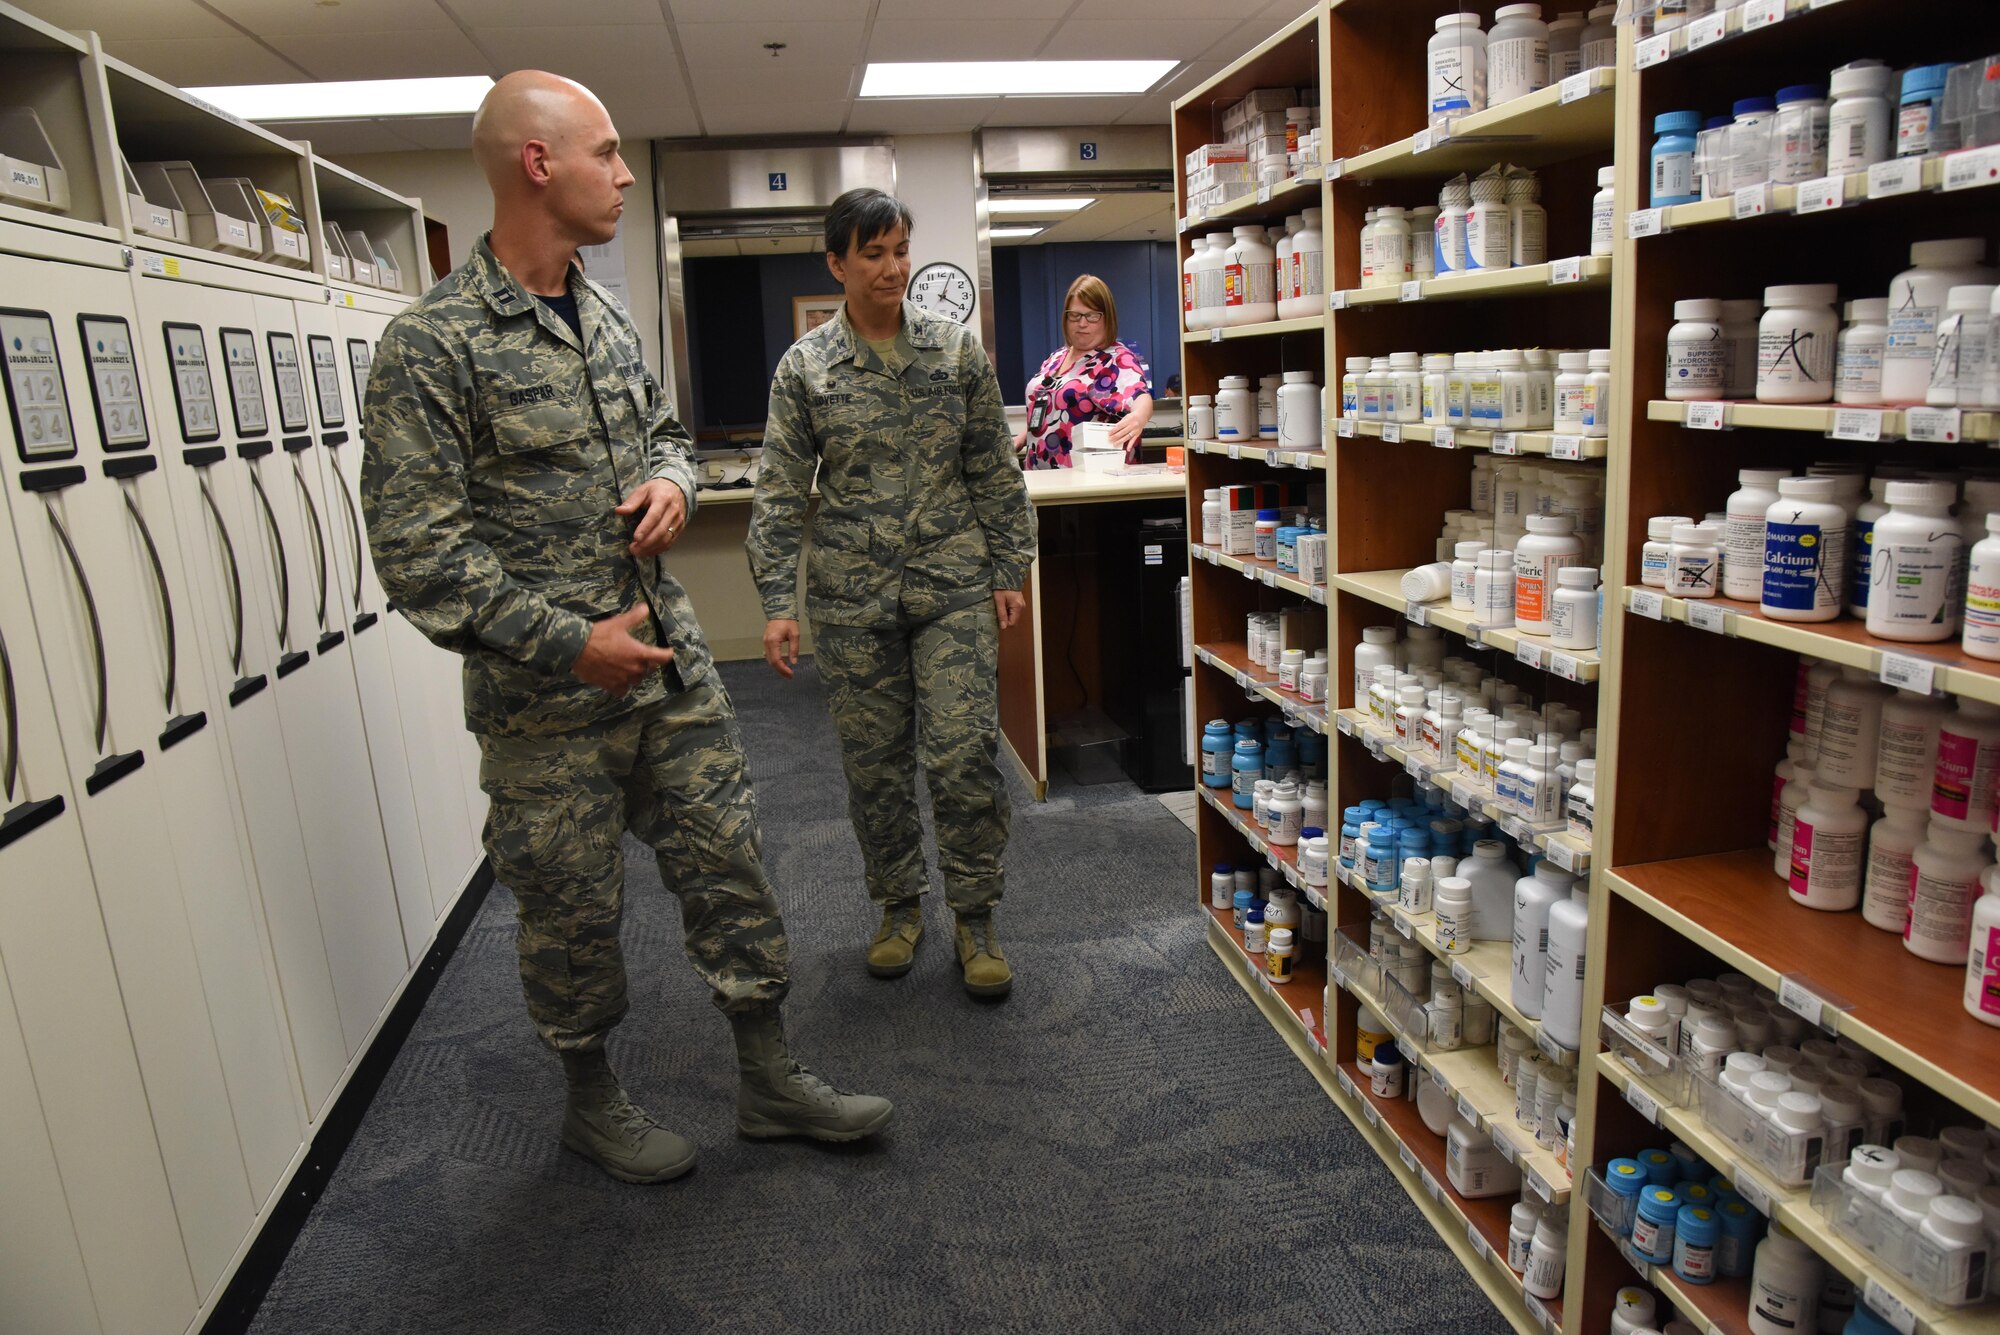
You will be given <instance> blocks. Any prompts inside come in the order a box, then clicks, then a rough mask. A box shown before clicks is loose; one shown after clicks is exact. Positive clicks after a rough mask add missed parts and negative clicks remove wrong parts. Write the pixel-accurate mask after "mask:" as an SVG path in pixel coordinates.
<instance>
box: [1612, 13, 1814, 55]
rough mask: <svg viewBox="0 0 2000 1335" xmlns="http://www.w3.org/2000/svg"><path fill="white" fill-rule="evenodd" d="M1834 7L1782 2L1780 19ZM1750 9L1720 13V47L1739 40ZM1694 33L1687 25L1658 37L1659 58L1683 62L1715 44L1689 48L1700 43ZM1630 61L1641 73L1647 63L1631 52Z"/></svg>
mask: <svg viewBox="0 0 2000 1335" xmlns="http://www.w3.org/2000/svg"><path fill="white" fill-rule="evenodd" d="M1834 3H1835V0H1783V4H1782V6H1781V7H1782V9H1783V11H1784V16H1785V17H1786V18H1796V17H1798V16H1799V15H1801V14H1804V13H1806V12H1807V11H1808V10H1813V9H1823V8H1826V7H1828V6H1830V5H1832V4H1834ZM1750 8H1751V7H1750V6H1748V5H1745V4H1739V5H1737V6H1736V7H1734V8H1732V9H1729V10H1726V11H1724V12H1723V14H1722V15H1721V18H1722V20H1723V24H1722V38H1721V42H1722V43H1726V42H1728V41H1729V40H1730V39H1734V38H1737V37H1741V36H1742V35H1743V23H1744V19H1745V17H1746V15H1747V14H1748V12H1749V9H1750ZM1698 30H1699V29H1698V26H1697V25H1696V24H1693V23H1690V24H1689V25H1688V26H1686V27H1684V28H1676V29H1674V30H1673V31H1672V32H1668V33H1663V34H1661V38H1664V39H1665V40H1664V42H1663V43H1662V45H1664V47H1665V51H1666V54H1665V56H1664V57H1663V58H1664V59H1669V60H1678V59H1685V58H1686V57H1688V56H1692V55H1697V54H1699V53H1700V52H1701V51H1703V50H1708V49H1711V48H1712V46H1713V45H1714V44H1715V43H1710V44H1708V45H1691V39H1692V41H1694V42H1700V41H1701V40H1702V39H1701V38H1700V37H1696V36H1694V34H1695V33H1697V32H1698ZM1654 40H1655V41H1660V38H1655V39H1654ZM1634 59H1635V60H1637V61H1639V62H1641V65H1640V68H1641V69H1644V68H1645V65H1644V63H1643V62H1644V61H1645V60H1646V59H1647V56H1646V53H1645V52H1643V51H1639V52H1635V55H1634ZM1737 59H1739V60H1741V59H1746V57H1742V56H1740V55H1739V56H1738V57H1737Z"/></svg>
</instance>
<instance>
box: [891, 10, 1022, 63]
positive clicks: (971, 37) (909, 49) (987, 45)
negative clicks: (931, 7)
mask: <svg viewBox="0 0 2000 1335" xmlns="http://www.w3.org/2000/svg"><path fill="white" fill-rule="evenodd" d="M1049 28H1050V24H1048V23H1047V22H1045V21H1044V22H1034V21H1023V20H1018V19H1008V20H1005V21H1004V22H997V21H993V20H986V21H983V22H982V21H974V20H970V19H912V20H910V21H909V22H907V23H877V24H876V25H875V28H874V31H873V32H872V33H871V35H870V36H869V39H868V59H870V60H883V61H914V60H1027V59H1030V58H1031V57H1033V56H1034V54H1035V52H1036V51H1038V50H1040V49H1041V45H1042V41H1043V39H1044V38H1046V37H1047V36H1048V33H1049Z"/></svg>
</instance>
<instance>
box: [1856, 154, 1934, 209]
mask: <svg viewBox="0 0 2000 1335" xmlns="http://www.w3.org/2000/svg"><path fill="white" fill-rule="evenodd" d="M1923 188H1924V160H1923V159H1922V158H1890V159H1889V160H1888V161H1887V162H1878V163H1876V164H1875V165H1874V166H1872V167H1870V168H1869V169H1868V197H1869V198H1870V199H1889V198H1891V197H1893V196H1896V195H1914V194H1915V193H1917V191H1919V190H1921V189H1923Z"/></svg>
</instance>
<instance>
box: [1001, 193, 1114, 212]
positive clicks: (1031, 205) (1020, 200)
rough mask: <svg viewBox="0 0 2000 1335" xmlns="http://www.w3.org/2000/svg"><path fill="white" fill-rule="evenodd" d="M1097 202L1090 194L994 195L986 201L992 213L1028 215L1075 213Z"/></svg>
mask: <svg viewBox="0 0 2000 1335" xmlns="http://www.w3.org/2000/svg"><path fill="white" fill-rule="evenodd" d="M1096 202H1097V200H1096V197H1095V196H1092V195H995V196H993V197H992V198H991V199H989V200H987V201H986V207H987V209H988V211H990V212H993V213H1022V214H1026V215H1028V216H1029V217H1034V216H1037V215H1040V214H1050V213H1075V212H1077V211H1078V210H1079V209H1087V208H1089V207H1090V206H1091V205H1092V204H1095V203H1096Z"/></svg>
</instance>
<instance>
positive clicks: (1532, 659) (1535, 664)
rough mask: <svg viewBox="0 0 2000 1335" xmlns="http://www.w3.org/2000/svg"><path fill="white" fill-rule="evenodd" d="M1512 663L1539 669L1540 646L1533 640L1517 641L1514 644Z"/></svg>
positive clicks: (1540, 658)
mask: <svg viewBox="0 0 2000 1335" xmlns="http://www.w3.org/2000/svg"><path fill="white" fill-rule="evenodd" d="M1514 661H1515V662H1517V663H1520V664H1523V665H1525V666H1527V667H1531V668H1537V669H1539V668H1540V667H1541V666H1542V662H1543V655H1542V646H1541V645H1539V644H1536V643H1535V642H1534V641H1533V640H1518V641H1516V642H1515V644H1514Z"/></svg>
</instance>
